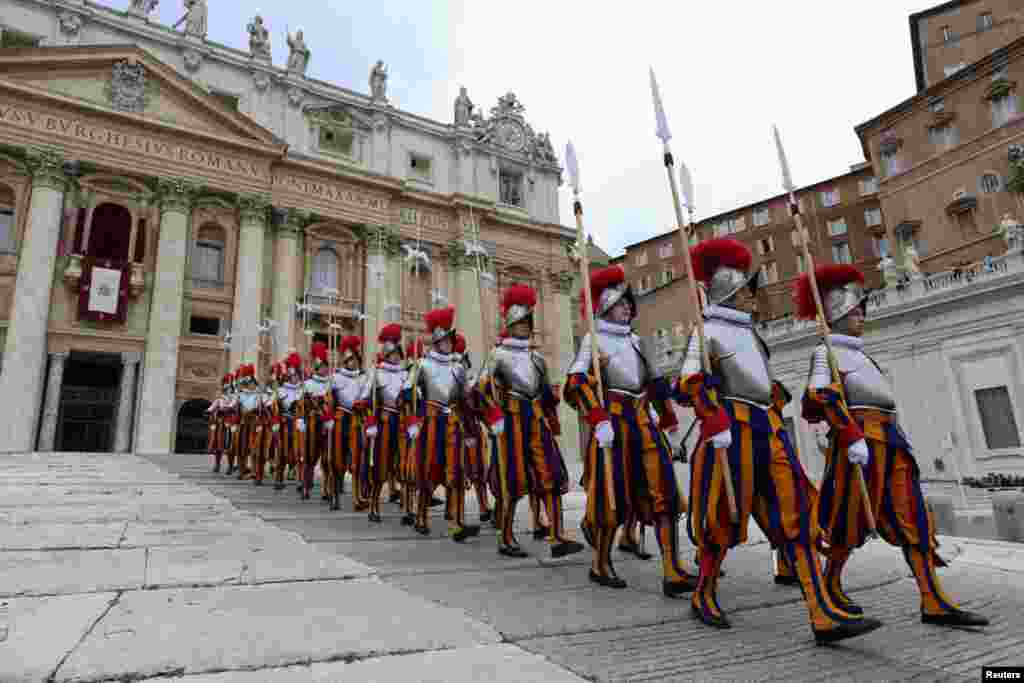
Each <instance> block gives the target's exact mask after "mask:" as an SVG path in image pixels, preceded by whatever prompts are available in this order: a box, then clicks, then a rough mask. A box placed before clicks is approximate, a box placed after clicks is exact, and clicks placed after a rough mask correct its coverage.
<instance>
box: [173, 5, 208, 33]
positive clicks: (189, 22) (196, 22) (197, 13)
mask: <svg viewBox="0 0 1024 683" xmlns="http://www.w3.org/2000/svg"><path fill="white" fill-rule="evenodd" d="M182 23H184V24H185V35H186V36H192V37H194V38H199V39H201V40H205V39H206V0H185V16H183V17H182V18H181V19H178V21H177V22H175V24H174V28H178V27H179V26H181V24H182Z"/></svg>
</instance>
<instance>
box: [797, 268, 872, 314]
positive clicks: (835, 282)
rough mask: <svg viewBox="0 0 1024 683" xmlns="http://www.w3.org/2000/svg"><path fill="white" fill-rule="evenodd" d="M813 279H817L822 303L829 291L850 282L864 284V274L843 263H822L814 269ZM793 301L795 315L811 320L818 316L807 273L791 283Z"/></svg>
mask: <svg viewBox="0 0 1024 683" xmlns="http://www.w3.org/2000/svg"><path fill="white" fill-rule="evenodd" d="M814 279H815V280H817V281H818V293H819V294H820V295H821V300H822V304H824V303H825V299H826V297H827V295H828V293H829V292H830V291H832V290H833V289H837V288H839V287H845V286H846V285H848V284H850V283H851V282H856V283H858V284H859V285H861V286H863V285H864V274H863V273H862V272H860V271H859V270H858V269H857V268H856V267H854V266H851V265H847V264H844V263H824V264H822V265H820V266H818V267H817V268H815V269H814ZM793 303H794V305H795V307H796V315H797V317H798V318H802V319H804V320H813V319H814V318H816V317H817V316H818V309H817V307H816V306H815V305H814V292H813V291H812V290H811V278H810V276H809V275H808V274H807V273H804V274H803V275H801V276H800V277H799V278H798V279H797V281H796V284H795V285H793Z"/></svg>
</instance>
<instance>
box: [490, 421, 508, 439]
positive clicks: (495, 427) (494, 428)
mask: <svg viewBox="0 0 1024 683" xmlns="http://www.w3.org/2000/svg"><path fill="white" fill-rule="evenodd" d="M491 433H492V434H494V435H498V434H504V433H505V421H504V420H498V421H497V422H495V423H493V424H492V425H491Z"/></svg>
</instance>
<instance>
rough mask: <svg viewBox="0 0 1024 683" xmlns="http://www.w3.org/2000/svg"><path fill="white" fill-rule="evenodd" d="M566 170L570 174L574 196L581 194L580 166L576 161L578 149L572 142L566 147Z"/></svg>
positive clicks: (570, 184) (570, 183)
mask: <svg viewBox="0 0 1024 683" xmlns="http://www.w3.org/2000/svg"><path fill="white" fill-rule="evenodd" d="M565 170H566V172H568V174H569V187H571V188H572V191H573V193H574V194H579V193H580V164H579V161H577V159H576V148H575V147H573V146H572V140H570V141H569V142H568V143H566V145H565Z"/></svg>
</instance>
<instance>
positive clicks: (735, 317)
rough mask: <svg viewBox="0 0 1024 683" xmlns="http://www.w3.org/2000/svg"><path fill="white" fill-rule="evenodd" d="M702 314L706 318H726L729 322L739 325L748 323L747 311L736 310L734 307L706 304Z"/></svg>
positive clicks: (748, 315)
mask: <svg viewBox="0 0 1024 683" xmlns="http://www.w3.org/2000/svg"><path fill="white" fill-rule="evenodd" d="M704 315H705V316H706V317H708V318H719V319H720V320H728V321H729V322H732V323H739V324H741V325H749V324H750V314H749V313H744V312H743V311H737V310H736V309H734V308H726V307H725V306H708V307H706V308H705V309H704Z"/></svg>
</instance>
